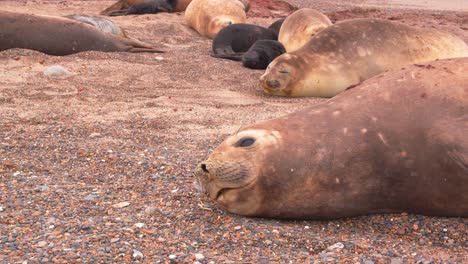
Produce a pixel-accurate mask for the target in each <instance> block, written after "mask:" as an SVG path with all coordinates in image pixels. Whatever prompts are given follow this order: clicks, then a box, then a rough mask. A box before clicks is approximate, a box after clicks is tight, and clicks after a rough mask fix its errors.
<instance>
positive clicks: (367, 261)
mask: <svg viewBox="0 0 468 264" xmlns="http://www.w3.org/2000/svg"><path fill="white" fill-rule="evenodd" d="M364 264H374V261H372V260H364Z"/></svg>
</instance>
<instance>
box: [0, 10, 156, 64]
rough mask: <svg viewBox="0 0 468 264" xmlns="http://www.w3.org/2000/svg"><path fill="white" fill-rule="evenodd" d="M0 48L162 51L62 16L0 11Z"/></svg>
mask: <svg viewBox="0 0 468 264" xmlns="http://www.w3.org/2000/svg"><path fill="white" fill-rule="evenodd" d="M0 25H1V27H0V36H1V37H0V51H2V50H7V49H13V48H21V49H31V50H37V51H40V52H43V53H46V54H50V55H68V54H73V53H77V52H81V51H89V50H96V51H106V52H116V51H126V52H157V53H158V52H163V51H160V50H157V49H155V48H153V47H152V46H150V45H149V44H146V43H143V42H141V41H138V40H134V39H129V38H123V37H118V36H115V35H112V34H110V33H105V32H102V31H101V30H99V29H97V28H95V27H93V26H91V25H88V24H86V23H83V22H79V21H75V20H72V19H68V18H64V17H54V16H39V15H29V14H20V13H12V12H6V11H0Z"/></svg>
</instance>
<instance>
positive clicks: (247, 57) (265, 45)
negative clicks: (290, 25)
mask: <svg viewBox="0 0 468 264" xmlns="http://www.w3.org/2000/svg"><path fill="white" fill-rule="evenodd" d="M285 52H286V49H285V48H284V46H283V44H281V42H279V41H276V40H265V39H264V40H259V41H257V42H255V44H254V45H253V46H252V47H250V49H249V50H248V51H247V52H246V53H245V54H244V55H243V56H242V65H244V67H247V68H250V69H266V68H267V67H268V65H269V64H270V63H271V62H272V61H273V60H274V59H276V57H278V56H280V55H281V54H283V53H285Z"/></svg>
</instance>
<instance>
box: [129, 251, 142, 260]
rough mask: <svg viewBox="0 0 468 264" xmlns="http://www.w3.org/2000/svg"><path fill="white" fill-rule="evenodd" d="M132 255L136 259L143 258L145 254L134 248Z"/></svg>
mask: <svg viewBox="0 0 468 264" xmlns="http://www.w3.org/2000/svg"><path fill="white" fill-rule="evenodd" d="M132 257H133V258H134V259H143V257H144V256H143V253H141V252H140V251H138V250H136V249H134V250H133V254H132Z"/></svg>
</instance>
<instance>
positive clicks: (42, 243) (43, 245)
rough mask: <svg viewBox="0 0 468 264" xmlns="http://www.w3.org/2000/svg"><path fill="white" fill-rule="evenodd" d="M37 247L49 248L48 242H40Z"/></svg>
mask: <svg viewBox="0 0 468 264" xmlns="http://www.w3.org/2000/svg"><path fill="white" fill-rule="evenodd" d="M37 246H38V247H45V246H47V242H46V241H39V242H38V243H37Z"/></svg>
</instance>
